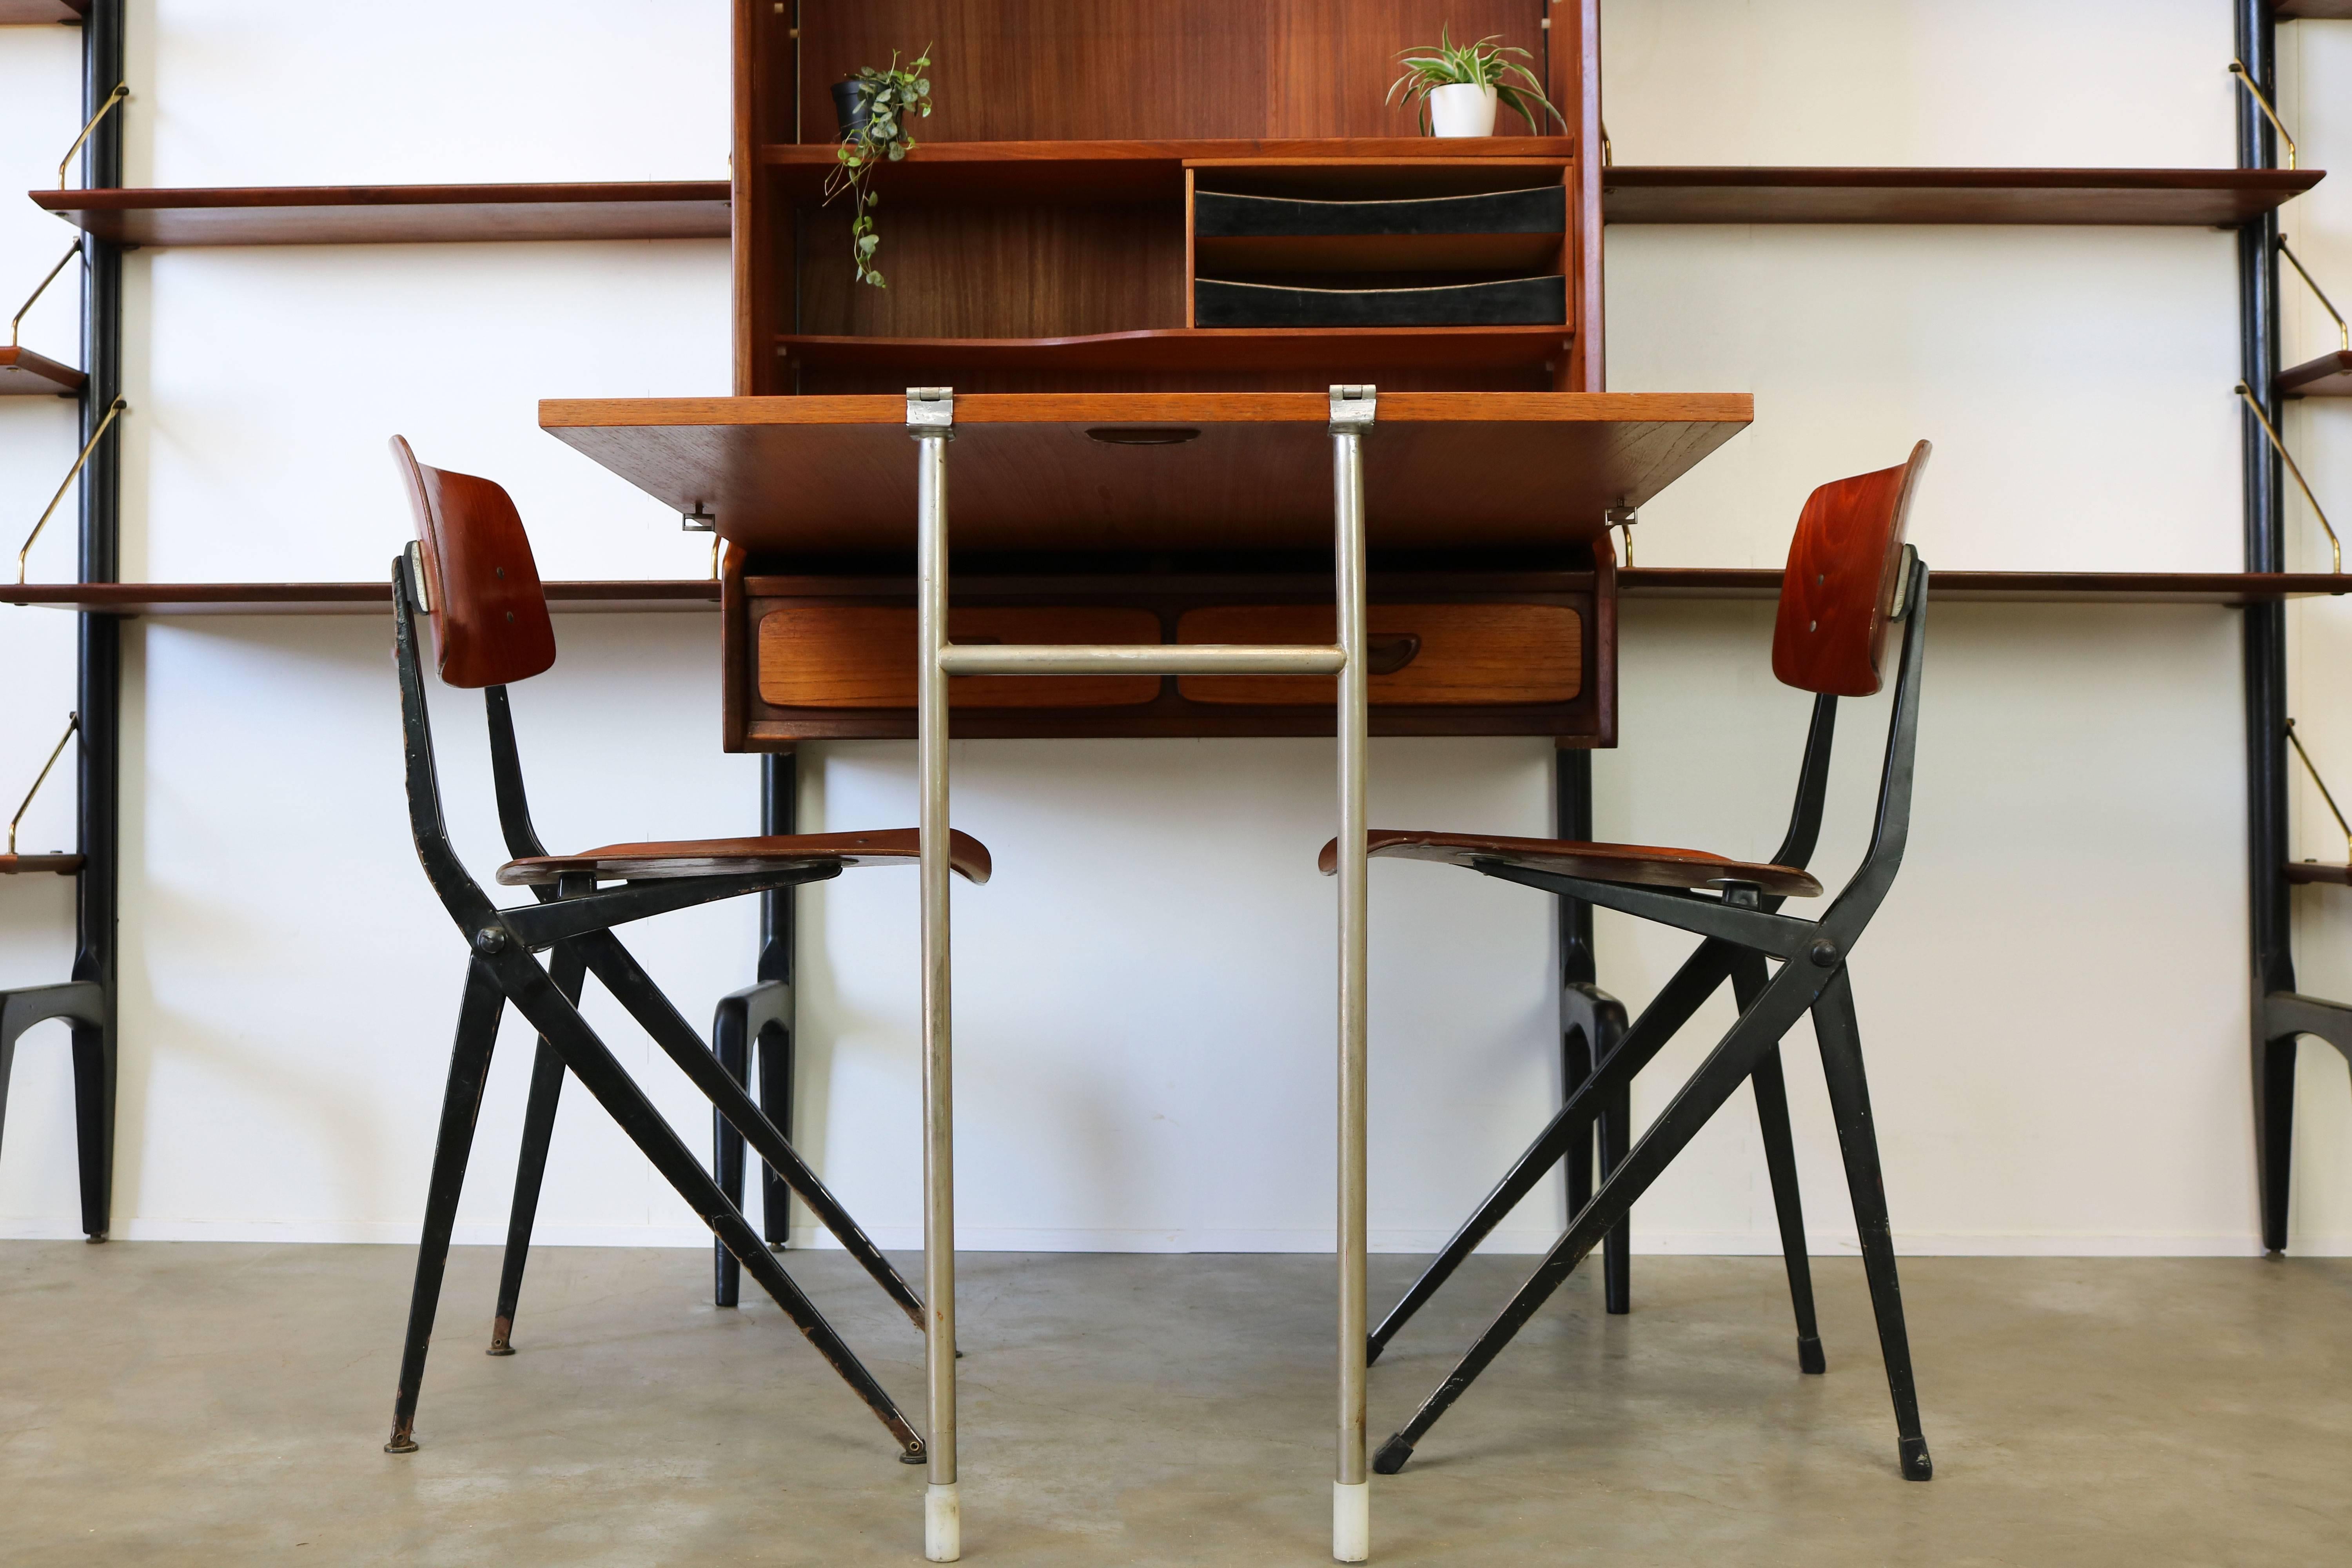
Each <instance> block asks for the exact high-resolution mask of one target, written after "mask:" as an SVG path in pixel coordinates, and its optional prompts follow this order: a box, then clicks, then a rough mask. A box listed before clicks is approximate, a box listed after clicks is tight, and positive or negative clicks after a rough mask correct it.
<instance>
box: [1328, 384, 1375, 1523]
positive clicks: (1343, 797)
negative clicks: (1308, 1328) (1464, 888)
mask: <svg viewBox="0 0 2352 1568" xmlns="http://www.w3.org/2000/svg"><path fill="white" fill-rule="evenodd" d="M1371 421H1372V400H1371V397H1370V388H1363V387H1349V386H1335V387H1333V388H1332V389H1331V494H1332V509H1333V511H1334V514H1335V516H1334V519H1333V528H1334V533H1335V535H1336V540H1335V553H1336V557H1337V559H1336V563H1335V564H1336V567H1337V575H1338V579H1339V595H1338V597H1339V647H1340V650H1341V653H1342V655H1343V657H1344V658H1345V660H1346V662H1345V664H1343V665H1342V666H1341V668H1340V670H1339V723H1338V728H1339V1467H1338V1475H1337V1478H1336V1479H1335V1481H1334V1483H1333V1485H1332V1489H1331V1555H1332V1557H1333V1558H1335V1559H1337V1560H1338V1561H1339V1562H1341V1563H1361V1562H1363V1561H1364V1560H1365V1559H1366V1558H1368V1557H1370V1555H1371V1493H1370V1485H1369V1483H1368V1482H1367V1480H1366V1478H1365V1467H1364V1405H1365V1386H1366V1382H1367V1379H1366V1374H1365V1364H1366V1357H1365V1337H1364V1336H1365V1333H1366V1331H1367V1330H1369V1329H1370V1316H1369V1313H1368V1311H1367V1310H1366V1302H1365V1294H1364V1259H1365V1253H1366V1251H1367V1250H1368V1243H1367V1237H1366V1233H1365V1217H1364V1216H1365V1205H1364V1185H1365V1158H1364V1144H1365V1124H1364V1067H1365V1049H1364V1039H1365V1029H1364V1022H1365V1020H1364V1006H1365V989H1366V987H1365V973H1366V959H1365V931H1364V927H1365V920H1366V916H1367V913H1368V909H1367V900H1366V897H1365V884H1366V875H1365V871H1366V867H1365V837H1364V814H1365V801H1364V772H1365V761H1366V758H1365V752H1366V749H1367V748H1366V743H1365V735H1366V729H1367V724H1366V683H1367V681H1368V680H1369V679H1370V671H1369V670H1368V669H1367V668H1366V667H1365V662H1364V658H1363V649H1364V462H1363V438H1364V433H1365V432H1366V431H1367V430H1368V429H1370V426H1371Z"/></svg>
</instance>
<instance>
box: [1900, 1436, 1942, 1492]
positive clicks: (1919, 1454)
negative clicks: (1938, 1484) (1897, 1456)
mask: <svg viewBox="0 0 2352 1568" xmlns="http://www.w3.org/2000/svg"><path fill="white" fill-rule="evenodd" d="M1902 1450H1903V1479H1905V1480H1906V1481H1925V1480H1932V1479H1935V1475H1936V1462H1935V1461H1934V1460H1933V1459H1930V1458H1927V1438H1925V1437H1906V1438H1904V1439H1903V1442H1902Z"/></svg>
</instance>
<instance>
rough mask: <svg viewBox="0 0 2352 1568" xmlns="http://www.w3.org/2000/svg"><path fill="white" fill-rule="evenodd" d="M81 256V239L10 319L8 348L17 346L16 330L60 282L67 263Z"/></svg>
mask: <svg viewBox="0 0 2352 1568" xmlns="http://www.w3.org/2000/svg"><path fill="white" fill-rule="evenodd" d="M80 254H81V241H80V239H79V238H76V239H75V241H74V242H73V244H72V245H71V246H69V247H67V250H66V253H65V254H64V255H63V256H60V257H58V264H57V265H56V266H55V267H52V268H49V275H48V276H47V278H44V279H41V286H40V287H39V288H37V289H34V290H33V291H32V293H30V294H29V295H27V296H26V299H25V302H24V303H23V304H21V305H19V306H17V307H16V314H15V315H14V316H11V317H10V318H8V346H9V347H10V348H12V349H13V348H15V347H16V330H17V329H18V328H19V327H21V326H23V325H24V324H25V318H26V315H27V314H29V313H30V312H31V310H32V309H33V307H34V306H35V305H36V304H37V303H39V301H40V298H41V296H42V295H43V294H46V293H47V292H48V289H49V285H50V284H52V283H54V282H56V281H57V280H58V273H60V272H63V271H64V270H65V269H66V263H67V262H68V261H71V260H72V259H73V258H75V257H77V256H79V255H80Z"/></svg>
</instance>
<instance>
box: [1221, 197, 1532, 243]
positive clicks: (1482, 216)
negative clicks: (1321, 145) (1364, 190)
mask: <svg viewBox="0 0 2352 1568" xmlns="http://www.w3.org/2000/svg"><path fill="white" fill-rule="evenodd" d="M1567 227H1568V192H1567V190H1566V188H1565V187H1563V186H1559V185H1544V186H1540V187H1538V188H1537V189H1535V190H1528V191H1490V192H1486V193H1484V194H1482V195H1469V196H1423V197H1420V198H1417V199H1415V200H1412V201H1382V202H1324V201H1305V200H1301V199H1298V198H1296V197H1290V196H1244V195H1233V194H1231V193H1228V192H1224V191H1199V192H1196V193H1194V195H1193V197H1192V232H1193V233H1194V234H1195V235H1197V236H1199V237H1203V238H1232V237H1244V236H1256V235H1350V234H1560V233H1563V232H1565V231H1566V229H1567Z"/></svg>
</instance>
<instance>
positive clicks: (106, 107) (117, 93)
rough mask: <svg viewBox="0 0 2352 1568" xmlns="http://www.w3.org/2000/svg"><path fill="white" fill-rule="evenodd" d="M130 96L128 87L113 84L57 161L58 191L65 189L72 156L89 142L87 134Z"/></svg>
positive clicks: (119, 83)
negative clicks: (96, 110) (64, 153)
mask: <svg viewBox="0 0 2352 1568" xmlns="http://www.w3.org/2000/svg"><path fill="white" fill-rule="evenodd" d="M130 96H131V89H130V88H129V87H127V86H125V85H124V84H122V83H121V82H117V83H115V84H114V90H113V91H112V92H110V93H108V94H107V95H106V101H105V102H104V103H101V104H100V105H99V106H98V112H97V113H96V114H93V115H91V116H90V117H89V124H87V125H85V126H83V127H82V128H81V134H80V135H79V136H77V137H75V138H74V144H73V145H72V146H70V147H68V148H67V149H66V155H65V156H64V157H62V158H60V159H58V189H59V190H61V191H62V190H64V189H65V188H66V169H67V168H68V166H69V165H70V164H71V163H73V160H74V154H75V153H79V152H80V151H81V144H82V143H83V142H87V141H89V133H90V132H93V131H95V130H97V129H98V122H99V121H101V120H103V119H105V118H106V116H107V114H108V112H109V111H110V110H112V109H113V108H114V106H115V105H116V104H118V103H121V101H122V100H124V99H126V98H129V97H130Z"/></svg>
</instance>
